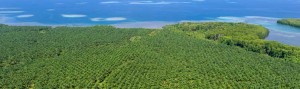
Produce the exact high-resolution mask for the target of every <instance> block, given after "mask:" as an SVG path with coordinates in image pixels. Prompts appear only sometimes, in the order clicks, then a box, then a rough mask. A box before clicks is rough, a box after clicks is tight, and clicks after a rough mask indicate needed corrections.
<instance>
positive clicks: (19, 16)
mask: <svg viewBox="0 0 300 89" xmlns="http://www.w3.org/2000/svg"><path fill="white" fill-rule="evenodd" d="M33 16H34V15H32V14H26V15H18V16H17V18H29V17H33Z"/></svg>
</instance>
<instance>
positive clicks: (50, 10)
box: [47, 9, 55, 11]
mask: <svg viewBox="0 0 300 89" xmlns="http://www.w3.org/2000/svg"><path fill="white" fill-rule="evenodd" d="M47 11H55V9H47Z"/></svg>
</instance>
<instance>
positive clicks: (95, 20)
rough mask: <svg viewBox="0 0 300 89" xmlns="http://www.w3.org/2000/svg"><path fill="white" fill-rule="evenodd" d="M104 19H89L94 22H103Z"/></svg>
mask: <svg viewBox="0 0 300 89" xmlns="http://www.w3.org/2000/svg"><path fill="white" fill-rule="evenodd" d="M104 19H105V18H91V19H90V20H91V21H94V22H98V21H103V20H104Z"/></svg>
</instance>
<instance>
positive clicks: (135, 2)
mask: <svg viewBox="0 0 300 89" xmlns="http://www.w3.org/2000/svg"><path fill="white" fill-rule="evenodd" d="M179 3H183V4H186V3H191V2H166V1H160V2H153V1H134V2H129V4H150V5H162V4H179Z"/></svg>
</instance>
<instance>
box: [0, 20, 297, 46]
mask: <svg viewBox="0 0 300 89" xmlns="http://www.w3.org/2000/svg"><path fill="white" fill-rule="evenodd" d="M279 19H280V18H274V17H262V16H244V17H233V16H222V17H217V18H215V19H208V20H181V21H173V22H169V21H138V22H123V23H116V24H85V23H77V24H42V23H37V22H15V21H14V22H15V23H14V22H8V23H3V22H0V23H1V24H7V25H11V26H51V27H59V26H67V27H90V26H97V25H109V26H114V27H116V28H146V29H162V27H163V26H165V25H170V24H177V23H182V22H242V23H248V24H256V25H262V26H264V27H266V28H267V29H269V31H270V34H269V36H268V37H267V38H266V40H272V41H278V42H281V43H284V44H288V45H291V46H300V40H299V39H297V38H300V28H295V27H291V26H285V25H280V24H277V23H276V22H277V20H279Z"/></svg>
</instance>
